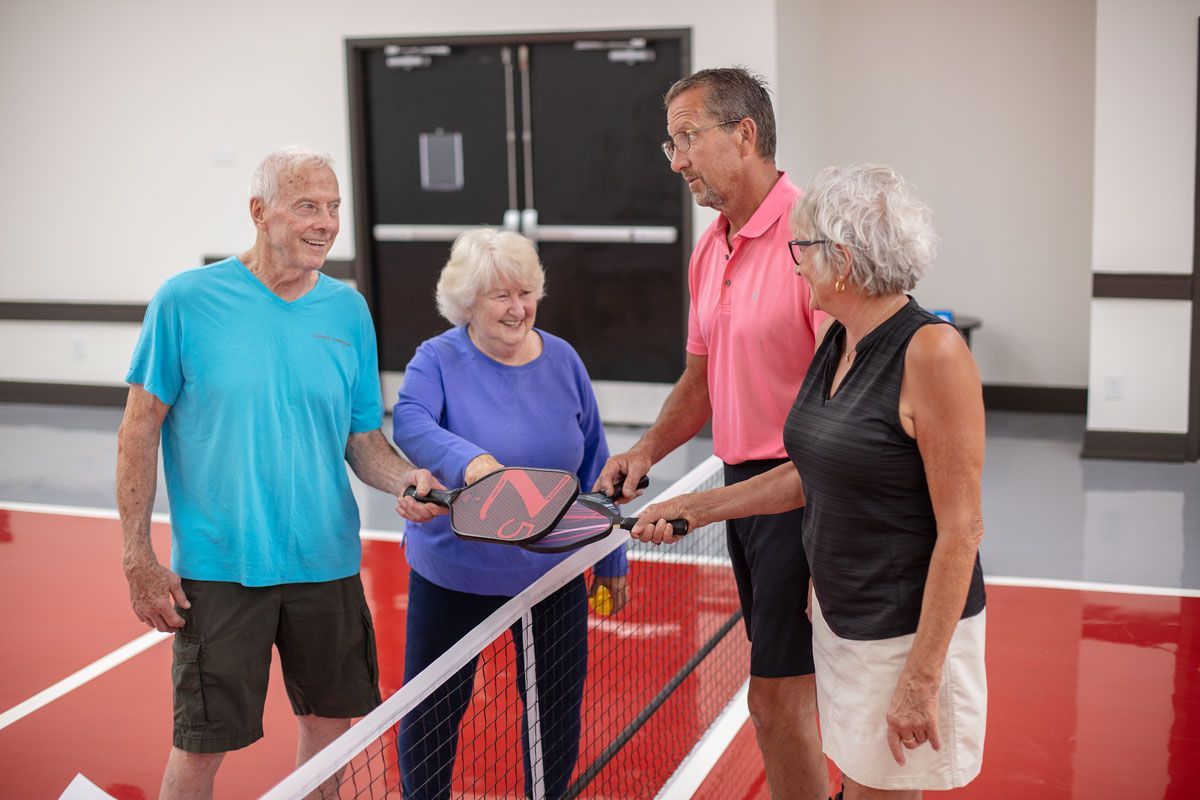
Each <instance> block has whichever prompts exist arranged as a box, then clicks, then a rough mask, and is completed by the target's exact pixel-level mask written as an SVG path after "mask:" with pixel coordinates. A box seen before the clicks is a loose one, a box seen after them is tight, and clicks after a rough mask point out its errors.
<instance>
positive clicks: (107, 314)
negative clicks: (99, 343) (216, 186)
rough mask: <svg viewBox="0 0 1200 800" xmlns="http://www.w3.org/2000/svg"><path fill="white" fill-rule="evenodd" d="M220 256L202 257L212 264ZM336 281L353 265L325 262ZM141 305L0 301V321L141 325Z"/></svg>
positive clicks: (351, 273)
mask: <svg viewBox="0 0 1200 800" xmlns="http://www.w3.org/2000/svg"><path fill="white" fill-rule="evenodd" d="M222 258H224V256H205V257H204V263H205V264H212V263H213V262H215V261H220V260H221V259H222ZM321 271H322V272H324V273H325V274H326V275H328V276H329V277H331V278H336V279H338V280H340V281H345V280H353V279H354V262H353V261H345V260H338V259H329V260H328V261H326V262H325V266H324V268H323V269H322V270H321ZM145 316H146V304H145V303H63V302H58V301H42V300H6V301H0V320H13V321H30V320H35V321H44V322H141V321H142V319H143V318H144V317H145Z"/></svg>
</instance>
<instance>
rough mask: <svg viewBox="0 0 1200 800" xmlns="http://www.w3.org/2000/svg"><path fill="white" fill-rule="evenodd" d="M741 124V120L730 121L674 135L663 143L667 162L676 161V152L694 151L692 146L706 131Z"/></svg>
mask: <svg viewBox="0 0 1200 800" xmlns="http://www.w3.org/2000/svg"><path fill="white" fill-rule="evenodd" d="M739 122H741V120H740V119H728V120H725V121H724V122H717V123H714V124H712V125H706V126H705V127H703V128H692V129H691V130H688V131H680V132H679V133H676V134H673V135H672V136H671V138H670V139H668V140H667V141H665V142H663V143H662V151H663V155H665V156H666V157H667V161H674V160H675V151H676V150H678V151H679V152H680V153H686V152H687V151H688V150H691V149H692V145H693V144H695V143H696V140H697V139H699V138H700V134H702V133H704V132H705V131H711V130H712V129H713V128H719V127H721V126H722V125H736V124H737V123H739Z"/></svg>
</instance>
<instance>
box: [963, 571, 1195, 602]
mask: <svg viewBox="0 0 1200 800" xmlns="http://www.w3.org/2000/svg"><path fill="white" fill-rule="evenodd" d="M983 582H984V583H986V584H987V585H989V586H1019V587H1022V588H1026V589H1070V590H1072V591H1076V592H1111V593H1113V594H1148V595H1156V596H1159V597H1200V589H1180V588H1178V587H1176V586H1134V585H1132V584H1128V583H1098V582H1096V581H1074V580H1059V579H1058V578H1012V577H1008V576H1005V575H990V576H989V575H984V576H983Z"/></svg>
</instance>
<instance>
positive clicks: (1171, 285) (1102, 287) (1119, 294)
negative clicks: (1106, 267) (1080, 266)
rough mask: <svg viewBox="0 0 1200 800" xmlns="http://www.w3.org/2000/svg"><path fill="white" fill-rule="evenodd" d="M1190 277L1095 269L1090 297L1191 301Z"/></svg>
mask: <svg viewBox="0 0 1200 800" xmlns="http://www.w3.org/2000/svg"><path fill="white" fill-rule="evenodd" d="M1192 282H1193V281H1192V276H1191V275H1180V274H1172V273H1159V272H1153V273H1150V272H1094V273H1092V297H1115V298H1124V299H1131V300H1191V299H1192Z"/></svg>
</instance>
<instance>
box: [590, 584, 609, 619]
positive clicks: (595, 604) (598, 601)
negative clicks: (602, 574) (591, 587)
mask: <svg viewBox="0 0 1200 800" xmlns="http://www.w3.org/2000/svg"><path fill="white" fill-rule="evenodd" d="M612 606H613V603H612V592H610V591H609V590H608V587H607V586H605V585H604V584H600V585H599V586H597V587H596V591H594V592H592V593H591V594H590V595H589V596H588V608H590V609H591V610H592V611H594V612H596V613H597V614H599V615H600V616H602V617H607V616H608V615H610V614H612V611H613V607H612Z"/></svg>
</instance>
